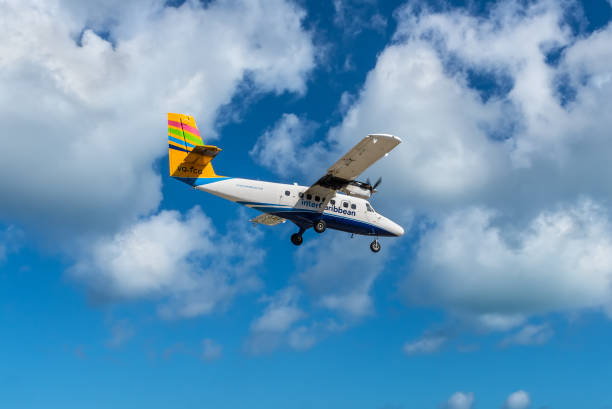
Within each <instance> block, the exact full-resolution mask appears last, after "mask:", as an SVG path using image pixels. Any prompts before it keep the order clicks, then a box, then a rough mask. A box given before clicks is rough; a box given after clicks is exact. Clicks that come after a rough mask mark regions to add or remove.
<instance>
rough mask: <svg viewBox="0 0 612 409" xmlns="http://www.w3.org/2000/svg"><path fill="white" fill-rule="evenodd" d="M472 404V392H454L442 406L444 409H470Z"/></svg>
mask: <svg viewBox="0 0 612 409" xmlns="http://www.w3.org/2000/svg"><path fill="white" fill-rule="evenodd" d="M473 404H474V394H473V393H472V392H468V393H466V392H455V393H453V395H452V396H451V397H450V399H449V400H448V402H446V404H445V405H444V408H445V409H471V408H472V405H473Z"/></svg>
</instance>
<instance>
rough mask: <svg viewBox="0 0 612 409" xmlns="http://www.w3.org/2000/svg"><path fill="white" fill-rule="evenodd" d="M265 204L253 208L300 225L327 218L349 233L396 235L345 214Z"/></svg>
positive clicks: (333, 227) (331, 225)
mask: <svg viewBox="0 0 612 409" xmlns="http://www.w3.org/2000/svg"><path fill="white" fill-rule="evenodd" d="M262 205H263V206H253V207H252V208H253V209H257V210H259V211H261V212H264V213H270V214H273V215H275V216H279V217H282V218H284V219H287V220H291V221H292V222H294V223H295V224H297V225H298V226H300V225H304V224H306V225H309V226H312V224H314V222H315V221H317V220H319V219H323V220H325V223H327V226H328V227H329V228H331V229H335V230H341V231H345V232H348V233H356V234H363V235H367V236H376V235H377V236H394V234H392V233H391V232H389V231H387V230H384V229H381V228H380V227H378V226H376V225H374V224H371V223H368V222H365V221H363V220H357V219H352V218H349V217H345V216H340V215H335V214H331V213H320V212H318V211H316V210H309V209H299V208H291V207H290V208H286V209H282V208H278V207H272V206H271V205H270V204H269V203H262Z"/></svg>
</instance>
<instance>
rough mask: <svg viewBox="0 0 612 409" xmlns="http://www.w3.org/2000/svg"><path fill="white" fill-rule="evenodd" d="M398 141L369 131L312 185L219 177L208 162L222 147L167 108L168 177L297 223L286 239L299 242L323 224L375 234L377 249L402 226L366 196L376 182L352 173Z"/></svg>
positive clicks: (266, 216)
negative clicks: (209, 142)
mask: <svg viewBox="0 0 612 409" xmlns="http://www.w3.org/2000/svg"><path fill="white" fill-rule="evenodd" d="M400 143H401V139H400V138H398V137H397V136H393V135H387V134H371V135H368V136H366V137H364V138H363V139H362V140H361V141H360V142H359V143H357V145H355V146H354V147H353V148H352V149H351V150H350V151H349V152H348V153H347V154H345V155H344V156H343V157H342V158H340V159H339V160H338V161H337V162H336V163H334V164H333V165H332V166H331V167H330V168H329V169H328V170H327V172H326V174H325V175H323V176H322V177H321V178H320V179H319V180H317V181H316V182H315V183H314V184H313V185H312V186H300V185H298V184H297V183H294V184H283V183H274V182H265V181H259V180H251V179H242V178H235V177H228V176H219V175H217V174H216V173H215V171H214V169H213V166H212V163H211V161H212V160H213V159H214V158H215V157H216V156H217V154H218V153H219V152H221V149H220V148H219V147H217V146H213V145H204V142H203V141H202V137H201V136H200V133H199V131H198V128H197V126H196V123H195V119H194V118H193V116H190V115H184V114H174V113H168V152H169V153H168V156H169V164H170V176H171V177H173V178H175V179H178V180H180V181H181V182H184V183H186V184H188V185H190V186H192V187H193V188H195V189H197V190H201V191H204V192H208V193H212V194H213V195H216V196H219V197H222V198H224V199H227V200H231V201H232V202H236V203H239V204H241V205H244V206H246V207H250V208H252V209H256V210H259V211H260V212H262V214H261V215H259V216H257V217H255V218H254V219H251V220H250V221H251V222H253V223H256V224H263V225H268V226H274V225H277V224H279V223H284V222H286V221H287V220H290V221H291V222H293V223H294V224H295V225H297V227H298V228H299V231H298V232H297V233H294V234H293V235H291V242H292V243H293V244H294V245H296V246H299V245H300V244H302V242H303V237H302V235H303V234H304V232H305V231H306V230H307V229H309V228H311V227H312V228H313V229H314V231H315V232H317V233H323V232H324V231H325V230H326V229H327V228H330V229H335V230H340V231H344V232H348V233H352V234H361V235H366V236H374V237H375V238H374V241H372V242H371V243H370V250H372V251H373V252H374V253H378V252H379V251H380V248H381V246H380V242H379V241H378V237H381V236H391V237H393V236H401V235H403V234H404V229H403V228H402V227H401V226H400V225H398V224H397V223H395V222H393V221H391V220H390V219H388V218H386V217H384V216H383V215H381V214H380V213H377V212H376V211H375V210H374V208H373V207H372V205H371V204H370V202H369V201H368V200H367V199H369V198H370V197H371V196H372V194H374V193H376V191H377V190H376V188H377V187H378V185H379V184H380V182H381V179H378V181H377V182H376V183H374V184H373V185H372V184H371V183H370V181H369V180H367V181H366V182H361V181H358V180H356V177H357V176H359V175H360V174H361V173H363V172H364V171H365V170H366V169H367V168H368V167H370V166H371V165H372V164H373V163H374V162H376V161H377V160H379V159H380V158H382V157H383V156H386V155H387V154H388V153H389V152H390V151H391V150H392V149H393V148H395V147H396V146H397V145H399V144H400Z"/></svg>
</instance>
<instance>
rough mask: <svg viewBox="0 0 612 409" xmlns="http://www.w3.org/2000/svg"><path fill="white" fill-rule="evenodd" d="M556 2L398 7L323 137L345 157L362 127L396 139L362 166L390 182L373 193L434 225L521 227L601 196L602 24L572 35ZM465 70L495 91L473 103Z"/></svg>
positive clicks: (605, 195)
mask: <svg viewBox="0 0 612 409" xmlns="http://www.w3.org/2000/svg"><path fill="white" fill-rule="evenodd" d="M565 5H566V3H559V2H553V1H545V0H544V1H538V2H534V3H530V5H529V6H528V7H525V6H524V4H523V3H520V2H515V1H507V2H498V3H497V4H496V5H494V6H493V7H492V8H491V9H490V13H489V14H488V15H487V16H486V17H474V16H471V15H469V14H468V13H467V12H466V11H465V9H461V8H457V9H452V10H450V11H446V12H440V13H434V12H430V11H428V10H427V8H421V9H420V11H417V10H415V9H414V8H412V7H405V8H403V9H401V10H400V11H399V12H398V13H397V18H398V29H397V32H396V35H395V37H394V42H393V43H392V44H391V45H389V46H387V48H386V49H385V50H384V51H383V52H382V53H381V54H380V55H379V57H378V60H377V63H376V66H375V68H374V69H373V70H372V71H371V72H370V73H369V74H368V76H367V79H366V82H365V83H364V86H363V88H362V90H361V92H360V93H359V97H358V98H357V100H356V101H355V102H354V104H353V105H352V106H351V108H350V109H349V110H348V112H347V114H346V116H345V117H344V119H343V122H342V123H341V124H340V125H339V126H338V127H336V128H335V129H332V131H331V132H330V135H329V141H328V142H329V143H330V144H331V145H332V146H334V143H335V144H336V145H335V146H336V150H337V152H343V151H345V150H346V149H348V148H350V147H351V146H352V145H353V144H354V143H355V141H356V140H357V138H359V137H360V135H365V134H367V133H370V132H374V131H376V132H388V133H393V134H396V135H399V136H401V137H403V143H402V145H400V146H399V147H398V148H397V149H396V150H394V151H393V152H392V153H391V154H390V155H389V157H387V158H385V159H384V160H382V161H380V162H379V163H378V164H377V165H375V168H374V169H372V170H371V171H370V172H372V173H377V174H382V175H385V186H393V187H394V188H393V192H392V194H393V198H392V196H391V192H390V191H388V190H386V189H385V188H384V187H383V188H382V189H381V191H380V192H379V193H378V195H379V198H380V199H383V198H384V199H385V200H384V202H392V201H395V202H397V201H400V202H402V203H405V205H406V206H411V207H413V208H415V209H416V210H417V212H418V213H426V214H428V215H429V216H430V217H434V218H437V217H439V216H440V214H441V213H442V214H443V213H445V212H448V211H453V210H456V209H458V208H462V207H465V206H469V205H485V206H486V207H490V208H494V209H496V210H499V211H500V212H501V213H503V216H504V217H512V218H514V222H522V221H524V220H525V219H528V218H532V217H534V215H536V214H537V213H539V212H541V210H542V209H543V208H546V207H549V206H551V204H554V203H557V202H559V201H565V202H567V201H573V200H576V198H577V197H579V196H580V195H587V196H589V197H593V198H594V199H595V200H597V201H600V202H605V201H607V200H608V199H609V198H611V197H612V187H610V186H608V185H605V184H601V183H600V178H599V176H598V175H600V174H601V173H602V172H605V169H610V162H609V161H608V160H607V157H606V155H605V154H603V152H607V150H608V149H609V146H610V141H609V138H608V137H607V136H608V130H609V129H610V127H612V120H610V117H609V115H607V114H606V113H607V112H609V111H610V109H611V108H612V97H610V96H611V95H612V91H611V90H612V81H609V78H612V71H611V70H610V67H611V66H612V51H610V48H609V47H606V45H607V44H609V43H610V41H612V26H607V27H605V28H604V29H602V30H601V31H598V32H596V33H593V34H590V35H584V36H581V37H579V38H578V37H573V35H572V32H571V30H570V29H569V26H568V25H567V24H565V23H563V18H564V15H565V14H564V13H565V10H564V9H563V7H565ZM563 46H565V48H564V51H563V52H562V53H561V57H560V62H559V64H558V65H550V64H548V63H547V55H548V52H549V51H551V50H553V49H555V48H557V47H563ZM472 75H475V76H476V77H478V76H483V77H484V78H485V79H486V80H487V81H489V82H497V83H498V84H501V85H500V86H499V87H497V88H495V91H496V92H495V93H493V95H492V96H491V97H483V95H481V93H480V91H479V90H478V89H476V88H474V87H473V83H472V77H471V76H472ZM560 86H562V87H565V91H560ZM501 88H504V90H503V91H500V89H501ZM568 89H569V90H570V92H568V91H567V90H568ZM489 91H490V89H489ZM572 92H573V93H574V94H575V98H569V100H568V101H569V102H567V103H565V104H563V103H562V101H561V99H562V98H561V96H560V95H561V94H564V93H565V94H568V95H569V94H571V93H572ZM565 98H567V95H566V96H565ZM385 210H386V209H385ZM389 210H390V211H391V212H396V213H397V212H398V210H397V206H389Z"/></svg>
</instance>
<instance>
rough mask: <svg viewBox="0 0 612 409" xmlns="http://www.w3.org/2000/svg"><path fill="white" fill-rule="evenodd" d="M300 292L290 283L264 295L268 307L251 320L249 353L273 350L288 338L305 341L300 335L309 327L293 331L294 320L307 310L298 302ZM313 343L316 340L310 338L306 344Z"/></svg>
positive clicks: (304, 334) (291, 340)
mask: <svg viewBox="0 0 612 409" xmlns="http://www.w3.org/2000/svg"><path fill="white" fill-rule="evenodd" d="M300 296H301V294H300V291H299V290H298V289H297V288H296V287H287V288H284V289H282V290H279V291H278V292H277V293H276V294H274V295H272V296H269V297H263V298H262V300H261V301H262V302H265V303H266V308H265V309H264V311H263V313H262V314H261V315H260V316H259V317H258V318H256V319H255V320H254V321H253V323H252V324H251V335H250V337H249V339H248V340H247V345H246V348H247V351H248V352H249V353H252V354H255V355H259V354H263V353H266V352H270V351H272V350H273V349H275V348H277V347H279V346H281V345H283V344H286V343H287V342H288V340H289V341H290V342H291V344H294V345H298V346H299V345H302V342H301V340H300V338H304V336H307V334H306V333H305V330H304V329H299V328H298V329H297V331H298V333H295V334H294V333H292V332H290V330H291V329H292V327H293V326H294V324H295V323H297V322H298V321H300V320H301V319H303V318H304V317H305V313H304V311H303V310H302V309H301V308H300V307H299V305H298V303H299V300H300ZM300 335H303V336H302V337H300ZM288 337H289V338H288ZM312 343H314V341H312V342H311V341H306V344H304V345H305V346H306V345H307V344H312ZM297 349H300V348H297ZM302 349H307V348H302Z"/></svg>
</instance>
